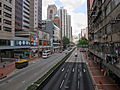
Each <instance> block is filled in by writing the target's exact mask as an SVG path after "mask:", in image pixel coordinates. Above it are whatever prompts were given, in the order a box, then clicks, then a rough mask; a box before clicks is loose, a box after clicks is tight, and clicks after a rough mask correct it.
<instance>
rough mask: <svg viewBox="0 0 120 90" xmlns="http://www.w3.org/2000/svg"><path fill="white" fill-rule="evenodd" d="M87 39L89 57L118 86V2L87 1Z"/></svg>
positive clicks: (119, 2) (118, 0) (119, 57)
mask: <svg viewBox="0 0 120 90" xmlns="http://www.w3.org/2000/svg"><path fill="white" fill-rule="evenodd" d="M91 4H92V5H91ZM90 6H91V7H90ZM88 37H89V57H90V58H91V59H92V60H93V61H94V62H96V63H97V64H98V65H99V66H100V68H101V69H103V70H104V72H105V73H106V75H109V76H110V77H111V78H112V79H113V80H114V82H115V83H116V84H118V85H119V84H120V73H119V72H120V67H119V65H120V62H119V60H120V0H94V1H93V3H92V2H91V0H88Z"/></svg>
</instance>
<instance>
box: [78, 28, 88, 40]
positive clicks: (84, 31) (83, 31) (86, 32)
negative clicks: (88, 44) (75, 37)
mask: <svg viewBox="0 0 120 90" xmlns="http://www.w3.org/2000/svg"><path fill="white" fill-rule="evenodd" d="M80 37H81V38H82V37H84V38H86V39H88V28H87V27H86V28H84V29H81V33H80Z"/></svg>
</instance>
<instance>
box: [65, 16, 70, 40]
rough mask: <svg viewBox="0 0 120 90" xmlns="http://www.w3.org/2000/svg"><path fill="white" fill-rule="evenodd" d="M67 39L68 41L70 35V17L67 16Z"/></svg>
mask: <svg viewBox="0 0 120 90" xmlns="http://www.w3.org/2000/svg"><path fill="white" fill-rule="evenodd" d="M66 35H67V38H69V39H70V35H71V16H70V15H67V31H66Z"/></svg>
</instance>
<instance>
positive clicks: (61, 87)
mask: <svg viewBox="0 0 120 90" xmlns="http://www.w3.org/2000/svg"><path fill="white" fill-rule="evenodd" d="M63 83H64V80H63V81H62V83H61V85H60V88H62V86H63Z"/></svg>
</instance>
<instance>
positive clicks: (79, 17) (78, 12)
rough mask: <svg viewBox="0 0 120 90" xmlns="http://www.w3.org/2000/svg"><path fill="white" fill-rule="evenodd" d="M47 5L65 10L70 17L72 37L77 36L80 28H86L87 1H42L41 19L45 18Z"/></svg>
mask: <svg viewBox="0 0 120 90" xmlns="http://www.w3.org/2000/svg"><path fill="white" fill-rule="evenodd" d="M49 4H56V6H57V7H58V8H59V7H62V6H64V8H65V9H67V11H68V13H69V14H70V15H71V16H72V26H73V35H78V33H80V30H81V29H82V28H85V27H87V9H86V8H87V0H43V19H45V18H46V16H47V6H48V5H49Z"/></svg>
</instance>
